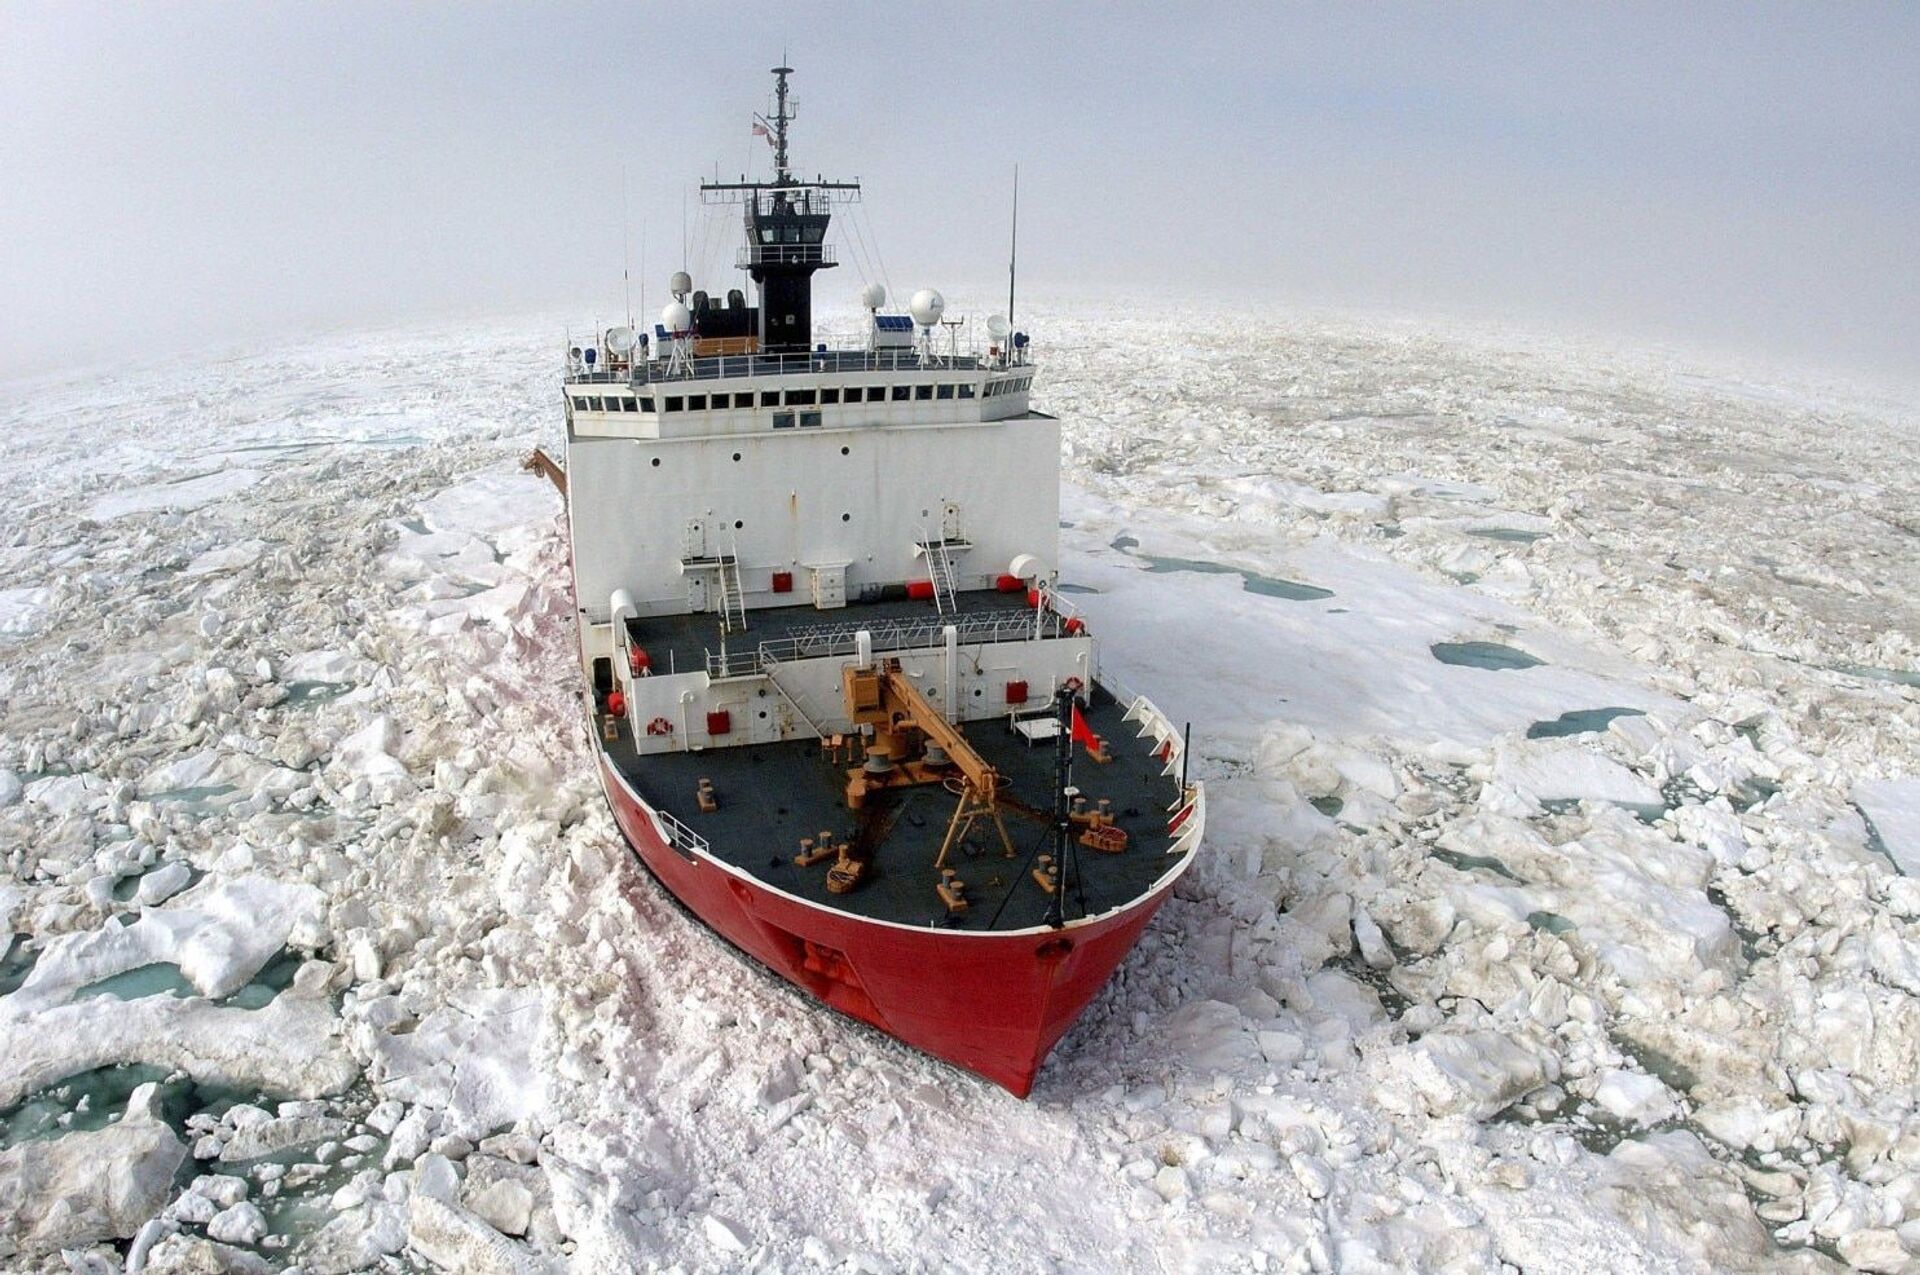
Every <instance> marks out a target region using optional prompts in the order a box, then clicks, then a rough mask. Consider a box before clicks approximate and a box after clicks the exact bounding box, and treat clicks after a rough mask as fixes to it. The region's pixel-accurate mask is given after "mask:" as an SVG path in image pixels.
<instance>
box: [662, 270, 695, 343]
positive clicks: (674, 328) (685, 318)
mask: <svg viewBox="0 0 1920 1275" xmlns="http://www.w3.org/2000/svg"><path fill="white" fill-rule="evenodd" d="M675 277H676V278H679V277H680V276H677V275H676V276H675ZM660 326H661V327H663V328H665V329H666V330H667V331H668V332H669V333H672V332H685V331H686V330H687V329H689V328H691V327H692V326H693V311H691V310H689V309H687V307H686V305H685V304H683V303H682V302H679V301H669V302H667V306H666V309H664V310H662V311H660Z"/></svg>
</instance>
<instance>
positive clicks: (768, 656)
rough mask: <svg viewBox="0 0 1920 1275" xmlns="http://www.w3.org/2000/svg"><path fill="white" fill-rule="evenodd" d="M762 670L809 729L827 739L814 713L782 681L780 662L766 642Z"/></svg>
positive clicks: (763, 650) (763, 649)
mask: <svg viewBox="0 0 1920 1275" xmlns="http://www.w3.org/2000/svg"><path fill="white" fill-rule="evenodd" d="M760 671H761V672H762V673H764V674H766V677H767V681H768V682H769V683H771V684H772V686H773V689H774V690H775V691H777V692H779V695H780V698H781V699H783V700H785V701H786V702H787V707H788V708H791V709H792V710H793V711H794V712H796V713H798V714H799V715H800V720H801V721H803V722H805V723H806V724H807V729H808V730H811V731H812V732H813V733H814V734H815V735H817V736H819V737H820V738H821V739H825V738H826V737H827V732H825V731H824V730H821V729H820V723H819V722H816V721H814V720H813V715H812V714H811V713H809V712H807V710H806V709H804V708H802V707H801V706H800V701H799V700H798V699H796V698H794V695H793V692H791V691H789V690H788V689H787V688H786V686H785V685H784V684H783V683H782V682H781V681H780V662H779V661H778V660H776V659H774V658H773V655H772V653H771V652H769V651H768V650H767V648H766V645H765V644H764V643H763V644H762V645H761V647H760Z"/></svg>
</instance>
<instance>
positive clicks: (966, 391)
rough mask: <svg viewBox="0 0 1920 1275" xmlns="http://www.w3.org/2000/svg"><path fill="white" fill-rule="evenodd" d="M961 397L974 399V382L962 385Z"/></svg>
mask: <svg viewBox="0 0 1920 1275" xmlns="http://www.w3.org/2000/svg"><path fill="white" fill-rule="evenodd" d="M960 397H961V398H972V397H973V384H972V382H968V383H967V384H965V385H962V386H961V387H960Z"/></svg>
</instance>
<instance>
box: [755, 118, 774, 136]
mask: <svg viewBox="0 0 1920 1275" xmlns="http://www.w3.org/2000/svg"><path fill="white" fill-rule="evenodd" d="M753 135H754V136H755V137H765V138H767V139H769V140H771V139H772V137H773V134H772V133H770V132H768V131H767V126H766V125H765V124H762V123H761V122H760V121H759V120H755V121H754V122H753Z"/></svg>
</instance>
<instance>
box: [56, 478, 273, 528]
mask: <svg viewBox="0 0 1920 1275" xmlns="http://www.w3.org/2000/svg"><path fill="white" fill-rule="evenodd" d="M263 477H265V475H264V474H262V473H261V472H260V471H259V470H257V469H223V470H219V471H217V472H215V473H211V474H202V475H200V476H199V477H197V478H186V479H182V480H181V481H179V482H171V483H154V484H152V485H150V486H145V487H129V488H125V489H124V490H121V491H116V492H114V493H112V494H111V495H107V496H102V497H101V498H100V499H98V500H96V501H94V502H93V504H91V505H89V506H88V507H87V517H89V518H91V519H93V520H94V521H95V522H107V521H109V520H111V519H114V518H124V517H126V516H127V515H128V514H140V513H151V512H153V511H155V510H160V509H179V510H188V509H198V508H200V507H201V506H203V505H210V504H213V503H214V502H215V501H218V500H224V499H226V498H227V497H228V496H232V495H235V494H237V493H239V492H243V491H245V490H246V489H247V488H249V487H251V486H253V485H254V484H255V483H257V482H259V481H260V480H261V479H262V478H263Z"/></svg>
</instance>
